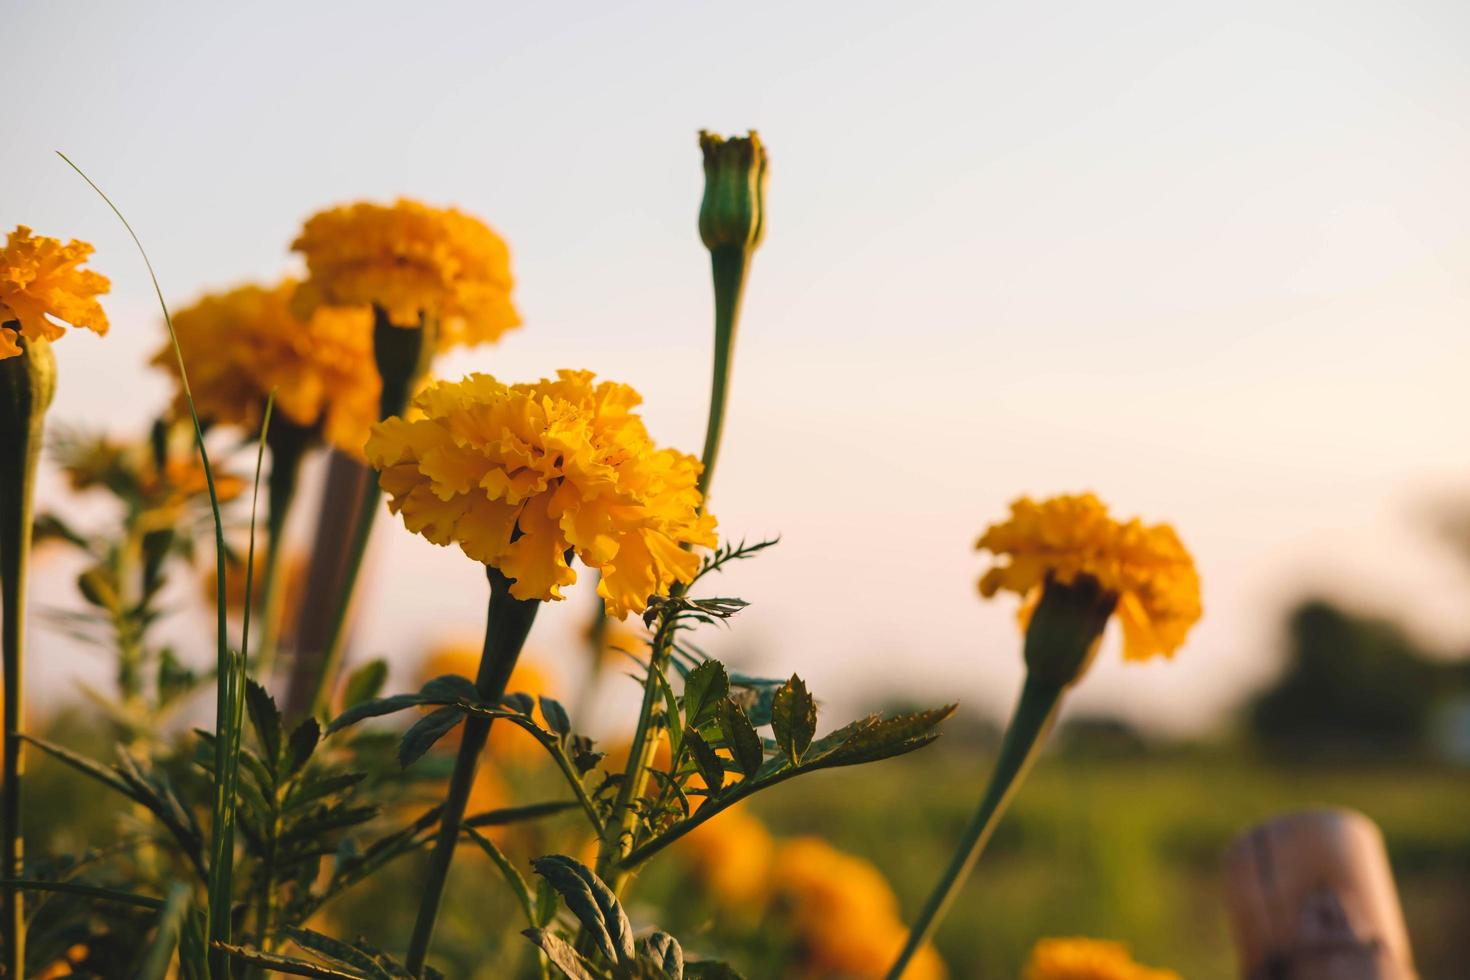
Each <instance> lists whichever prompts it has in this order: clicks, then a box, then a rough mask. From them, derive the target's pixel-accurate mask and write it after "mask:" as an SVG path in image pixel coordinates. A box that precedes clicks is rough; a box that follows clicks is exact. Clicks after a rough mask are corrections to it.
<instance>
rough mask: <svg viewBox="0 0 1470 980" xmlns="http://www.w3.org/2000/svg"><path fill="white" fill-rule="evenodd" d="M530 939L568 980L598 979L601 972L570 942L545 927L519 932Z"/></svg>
mask: <svg viewBox="0 0 1470 980" xmlns="http://www.w3.org/2000/svg"><path fill="white" fill-rule="evenodd" d="M521 935H523V936H525V937H526V938H527V939H529V940H531V942H532V943H534V944H535V945H536V946H537V947H538V948H539V949H540V950H541V952H543V953H545V954H546V958H547V959H548V960H550V961H551V962H552V965H553V966H555V967H556V968H557V969H558V970H560V971H561V972H562V973H564V974H566V975H567V977H568V978H570V980H600V977H601V973H600V971H598V970H597V969H596V968H595V967H594V966H593V965H592V964H591V963H589V962H587V960H585V959H583V957H582V954H581V953H578V952H577V951H576V949H574V948H573V947H572V944H571V943H569V942H567V941H566V940H565V939H562V938H561V937H560V936H558V935H556V934H555V933H553V932H547V931H546V930H545V929H527V930H525V931H523V932H522V933H521Z"/></svg>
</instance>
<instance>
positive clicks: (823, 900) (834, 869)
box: [771, 837, 948, 980]
mask: <svg viewBox="0 0 1470 980" xmlns="http://www.w3.org/2000/svg"><path fill="white" fill-rule="evenodd" d="M771 888H772V894H773V896H774V897H775V898H776V900H777V901H779V902H781V903H782V905H783V906H784V907H785V908H786V909H787V910H789V914H790V919H789V921H790V923H791V924H792V927H793V928H794V929H795V931H796V933H797V935H798V937H799V941H800V943H801V945H802V949H803V956H804V960H803V966H804V967H805V971H806V972H805V973H804V975H806V976H812V977H843V978H846V980H868V978H872V980H880V978H882V977H883V976H884V975H885V973H886V972H887V970H888V967H889V966H890V965H891V964H892V963H893V961H894V958H895V957H896V956H897V955H898V952H899V950H900V949H901V948H902V947H903V944H904V940H905V939H907V938H908V928H907V927H906V926H905V925H904V922H903V919H902V918H901V917H900V915H899V908H898V899H897V898H896V897H895V896H894V894H893V889H892V888H890V887H889V885H888V880H887V879H886V878H884V877H883V874H882V872H880V871H879V870H878V869H877V868H876V867H874V866H873V865H872V864H871V863H869V862H868V861H865V860H863V859H862V858H859V857H856V856H854V855H851V854H846V853H844V852H842V851H840V850H838V849H837V848H835V847H833V846H832V845H831V844H829V843H827V842H826V841H825V840H822V839H821V838H819V837H795V838H792V839H790V840H788V841H785V842H784V843H782V844H781V846H780V848H779V849H778V850H777V852H776V860H775V864H774V866H773V878H772V882H771ZM947 975H948V974H947V971H946V970H945V968H944V962H943V961H942V960H941V959H940V958H939V954H938V953H937V952H935V950H934V948H933V947H932V946H928V945H925V946H924V947H922V948H921V949H920V950H919V952H918V954H917V955H915V956H914V958H913V960H912V961H911V962H910V963H909V965H908V968H907V969H905V970H904V973H903V980H942V978H943V977H945V976H947Z"/></svg>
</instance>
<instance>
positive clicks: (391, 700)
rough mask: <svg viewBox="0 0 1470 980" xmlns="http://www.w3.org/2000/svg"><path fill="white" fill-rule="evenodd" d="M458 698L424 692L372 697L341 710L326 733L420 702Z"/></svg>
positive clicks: (440, 701)
mask: <svg viewBox="0 0 1470 980" xmlns="http://www.w3.org/2000/svg"><path fill="white" fill-rule="evenodd" d="M455 700H458V698H457V697H444V696H442V695H424V694H394V695H392V696H390V697H386V698H373V699H372V700H370V701H363V702H361V703H359V704H355V705H353V706H352V707H350V708H348V709H347V710H346V711H344V712H342V713H341V714H340V715H338V716H337V717H336V718H333V719H332V723H331V724H330V725H328V726H327V734H328V735H330V734H332V733H333V732H339V731H341V730H342V729H344V728H346V727H347V726H348V725H355V724H357V723H358V722H360V721H363V720H365V719H368V718H377V717H380V716H382V715H391V714H393V713H394V712H395V711H402V710H403V709H405V708H412V707H414V706H416V705H420V704H444V703H445V702H446V701H455Z"/></svg>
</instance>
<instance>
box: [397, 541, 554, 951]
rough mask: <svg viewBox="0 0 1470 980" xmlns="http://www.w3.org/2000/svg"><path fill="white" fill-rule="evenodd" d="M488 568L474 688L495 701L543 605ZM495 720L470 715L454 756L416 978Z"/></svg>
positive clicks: (427, 887)
mask: <svg viewBox="0 0 1470 980" xmlns="http://www.w3.org/2000/svg"><path fill="white" fill-rule="evenodd" d="M485 572H486V575H487V576H488V578H489V579H490V606H489V609H488V610H487V611H486V615H485V645H484V648H483V649H482V651H481V653H480V668H479V670H478V671H477V673H476V677H475V689H476V691H478V693H479V697H480V701H481V702H482V703H484V704H492V705H493V704H497V703H498V702H499V701H500V699H501V698H503V697H504V696H505V686H506V684H507V683H509V681H510V675H511V671H513V670H514V669H515V665H516V660H518V659H519V658H520V655H521V648H522V647H524V646H525V644H526V636H527V635H528V634H529V633H530V632H531V624H532V623H533V622H535V619H536V613H537V611H538V610H539V609H540V608H541V603H540V602H539V601H537V600H534V599H532V600H528V599H517V598H515V597H514V596H513V595H511V594H510V581H509V580H508V579H507V578H506V577H505V576H504V575H502V574H501V573H500V572H499V571H497V570H496V569H493V568H489V567H487V568H486V569H485ZM493 720H494V719H493V718H486V717H484V716H481V715H470V716H469V717H468V718H466V719H465V722H464V731H463V733H462V734H461V736H460V742H459V754H458V755H457V756H455V760H454V772H453V774H452V775H451V776H450V778H449V792H448V795H447V796H446V797H445V800H444V809H443V811H442V812H441V814H440V817H439V831H438V833H437V834H436V836H435V839H434V849H433V851H432V852H431V853H430V855H429V873H428V878H427V879H426V880H425V882H424V890H423V895H422V897H421V899H420V901H419V911H418V917H417V918H416V919H415V921H414V925H413V936H412V937H411V938H410V940H409V946H408V956H407V957H406V959H405V960H404V966H405V967H407V969H408V972H409V973H411V974H412V975H414V976H420V975H421V974H422V972H423V968H424V960H425V959H427V957H428V955H429V944H430V942H431V941H432V940H433V938H434V925H435V923H436V921H437V920H438V917H439V906H440V903H441V902H442V901H443V898H444V885H445V882H446V881H447V879H448V877H449V866H450V864H451V863H452V862H453V860H454V848H455V845H456V844H458V843H459V836H460V825H461V822H462V820H463V819H464V810H465V804H466V803H467V802H468V801H469V798H470V790H471V789H472V788H473V786H474V782H475V770H476V769H477V768H478V766H479V762H480V753H481V751H482V750H483V749H484V747H485V740H486V738H488V737H489V735H490V723H491V722H492V721H493Z"/></svg>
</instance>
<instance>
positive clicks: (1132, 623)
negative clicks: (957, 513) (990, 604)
mask: <svg viewBox="0 0 1470 980" xmlns="http://www.w3.org/2000/svg"><path fill="white" fill-rule="evenodd" d="M976 548H977V549H979V550H982V551H989V552H991V553H993V554H994V555H995V556H996V558H997V560H998V564H996V565H995V566H994V567H992V568H991V569H990V570H989V571H987V572H986V573H985V574H984V576H983V577H982V578H981V579H980V593H981V594H982V595H984V596H986V597H987V598H988V597H990V596H993V595H995V594H996V593H997V592H1000V591H1002V590H1004V591H1007V592H1015V593H1017V594H1019V595H1021V596H1022V597H1023V598H1024V599H1025V604H1024V605H1023V608H1022V616H1023V618H1024V617H1026V616H1028V615H1029V613H1030V610H1031V609H1032V608H1034V606H1035V603H1036V601H1037V599H1038V598H1039V596H1040V594H1041V589H1042V586H1043V585H1045V584H1046V582H1047V581H1048V580H1055V581H1057V582H1059V583H1061V584H1062V585H1070V584H1072V583H1073V582H1074V581H1076V580H1077V579H1078V578H1079V576H1086V577H1089V578H1091V579H1093V580H1095V581H1096V582H1097V583H1098V585H1099V586H1101V588H1102V589H1103V590H1104V591H1105V592H1106V593H1109V594H1111V595H1112V596H1113V597H1115V599H1116V602H1117V606H1116V615H1117V617H1118V619H1119V621H1120V622H1121V623H1122V626H1123V656H1124V657H1125V658H1127V659H1129V660H1147V659H1148V658H1150V657H1153V656H1156V655H1164V656H1171V655H1173V653H1174V651H1175V650H1176V649H1178V648H1179V646H1180V645H1181V644H1182V643H1183V642H1184V639H1185V637H1186V636H1187V635H1188V634H1189V630H1190V628H1191V627H1192V626H1194V624H1195V623H1196V622H1197V621H1198V620H1199V617H1200V583H1199V575H1198V573H1197V572H1196V571H1195V567H1194V559H1193V558H1191V557H1190V555H1189V552H1188V551H1187V550H1186V549H1185V547H1184V545H1183V543H1181V542H1180V540H1179V536H1178V535H1177V534H1175V532H1174V529H1173V528H1172V527H1170V526H1169V525H1167V524H1156V525H1153V526H1152V527H1149V526H1145V525H1144V524H1142V523H1141V522H1140V521H1138V520H1137V519H1136V518H1135V519H1133V520H1130V521H1128V522H1127V523H1119V522H1118V521H1116V520H1114V519H1113V518H1112V517H1111V516H1109V514H1108V510H1107V507H1106V506H1104V504H1103V503H1102V501H1100V500H1098V499H1097V497H1095V496H1093V495H1092V494H1090V493H1085V494H1080V495H1076V496H1060V497H1053V498H1051V499H1049V500H1044V501H1041V502H1040V503H1037V502H1036V501H1034V500H1032V499H1031V498H1029V497H1022V498H1021V499H1019V500H1017V501H1016V502H1015V503H1013V504H1011V516H1010V519H1009V520H1007V521H1004V522H1002V523H999V524H993V525H991V527H990V528H989V529H988V530H987V531H986V532H985V533H984V534H983V535H982V536H981V537H980V540H979V541H978V542H977V543H976Z"/></svg>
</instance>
